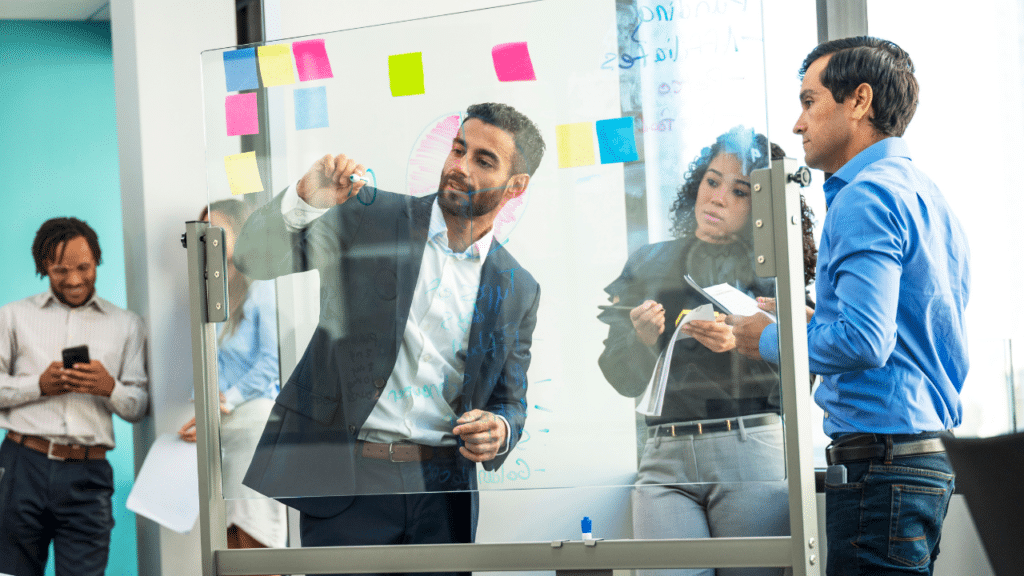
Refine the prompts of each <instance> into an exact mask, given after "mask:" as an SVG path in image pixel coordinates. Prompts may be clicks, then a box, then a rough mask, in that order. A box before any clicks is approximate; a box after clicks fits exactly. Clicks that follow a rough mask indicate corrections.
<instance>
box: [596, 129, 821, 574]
mask: <svg viewBox="0 0 1024 576" xmlns="http://www.w3.org/2000/svg"><path fill="white" fill-rule="evenodd" d="M782 155H783V153H782V150H781V149H780V148H778V147H777V146H775V145H774V144H771V145H769V142H768V140H767V138H765V137H764V136H763V135H761V134H756V133H755V132H754V131H753V130H750V129H748V128H743V127H742V126H737V127H735V128H733V129H731V130H729V131H728V132H726V133H725V134H722V135H721V136H719V137H718V138H717V139H716V140H715V143H714V144H712V145H711V146H709V147H707V148H704V149H703V151H702V152H701V154H700V156H698V157H697V158H696V159H695V160H694V161H693V163H691V164H690V166H689V171H688V172H687V173H686V176H685V181H684V183H683V185H682V186H681V187H680V189H679V195H678V197H677V198H676V201H675V202H674V204H673V205H672V223H673V226H672V233H673V235H674V236H675V239H673V240H669V241H667V242H659V243H656V244H650V245H647V246H644V247H642V248H640V249H639V250H637V251H636V252H635V253H634V254H632V255H631V256H630V258H629V261H628V262H627V263H626V266H625V268H624V269H623V271H622V274H621V275H620V276H619V277H618V278H617V279H616V280H615V281H614V282H612V283H611V284H610V285H608V287H607V288H605V291H606V292H607V293H608V295H609V299H610V300H611V301H612V303H615V304H619V305H620V306H619V307H616V308H609V309H607V310H605V311H604V312H602V313H601V314H600V316H599V318H600V319H601V320H602V321H603V322H605V323H607V324H608V325H609V333H608V339H607V340H605V349H604V352H603V353H602V354H601V357H600V359H599V361H598V362H599V364H600V366H601V370H602V372H604V375H605V378H607V380H608V382H609V383H610V384H611V385H612V386H613V387H614V388H615V390H617V391H618V392H619V393H620V394H622V395H624V396H629V397H639V396H640V395H642V394H643V393H644V392H645V390H646V389H647V386H648V383H649V382H650V381H651V375H652V373H653V371H654V369H655V365H656V363H657V360H658V357H659V355H660V354H661V353H662V351H664V350H665V348H666V346H667V344H668V340H669V338H671V337H672V335H673V334H674V333H675V323H674V322H678V320H677V318H681V317H682V315H683V312H684V311H685V310H689V309H693V308H697V307H698V306H700V305H702V304H706V303H707V302H706V300H705V299H704V298H703V297H702V296H701V295H700V294H699V293H698V292H697V291H696V290H694V289H693V288H691V287H690V286H689V284H688V283H687V281H686V280H685V276H686V275H689V276H691V278H692V279H693V280H694V281H695V282H696V283H697V284H699V285H700V286H702V287H709V286H713V285H717V284H723V283H725V284H729V285H731V286H733V287H735V288H738V289H739V290H741V291H743V292H745V293H746V294H748V295H749V296H751V297H766V298H770V297H773V296H774V281H773V280H772V279H770V278H758V277H757V276H756V275H755V274H754V253H753V246H752V242H751V237H752V227H751V222H750V209H751V199H750V194H751V185H750V173H751V171H752V170H754V169H757V168H764V167H767V166H768V165H769V158H770V157H782ZM801 207H802V209H803V211H804V214H803V217H804V248H805V251H804V256H805V257H804V260H805V262H804V267H805V280H806V282H807V283H809V282H811V281H812V280H813V276H814V262H815V260H816V254H815V250H814V239H813V236H812V235H811V213H810V210H809V209H807V207H806V205H804V204H803V200H802V199H801ZM623 305H624V306H627V307H629V308H628V309H623V308H621V306H623ZM680 333H681V335H685V336H689V338H686V337H683V338H681V339H679V340H678V341H677V342H676V343H675V345H674V350H673V353H672V356H671V359H670V360H669V362H670V364H669V376H668V384H667V387H666V390H665V395H664V400H663V407H662V410H661V412H660V414H656V415H648V416H646V424H647V426H648V428H647V437H648V438H647V441H646V444H645V446H644V449H643V454H642V456H641V459H640V463H639V466H638V473H637V479H636V485H635V487H634V490H633V529H634V537H636V538H641V539H660V538H706V537H739V536H778V535H786V534H788V533H789V502H788V498H787V483H786V481H785V477H786V474H785V463H784V448H783V431H782V419H781V413H782V408H781V400H780V397H779V377H778V375H777V374H776V372H775V371H774V370H773V369H772V367H771V366H770V365H769V364H767V363H765V362H763V361H753V360H749V359H747V358H745V357H743V356H741V355H740V354H739V353H737V352H736V350H735V347H736V343H735V339H734V338H733V334H732V327H731V326H729V325H727V324H726V323H725V322H724V316H721V317H719V318H717V319H716V320H714V321H693V322H690V323H689V324H687V325H685V326H683V327H682V328H681V329H680ZM668 572H671V573H672V574H674V575H675V574H678V575H682V574H686V575H697V574H700V575H702V576H710V575H712V574H714V573H715V571H714V570H679V571H658V576H664V574H665V573H668ZM717 573H718V575H719V576H726V575H728V576H738V575H744V576H754V575H757V576H762V575H764V576H767V575H775V574H781V573H782V569H781V568H745V569H719V570H718V572H717ZM645 576H646V575H645Z"/></svg>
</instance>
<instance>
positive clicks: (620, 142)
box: [596, 116, 640, 164]
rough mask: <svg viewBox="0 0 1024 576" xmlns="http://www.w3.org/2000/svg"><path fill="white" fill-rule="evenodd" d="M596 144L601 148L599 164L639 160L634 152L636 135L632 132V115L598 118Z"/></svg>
mask: <svg viewBox="0 0 1024 576" xmlns="http://www.w3.org/2000/svg"><path fill="white" fill-rule="evenodd" d="M596 127H597V144H598V148H599V149H600V150H601V164H612V163H615V162H632V161H634V160H639V159H640V156H639V155H638V154H637V152H636V136H635V135H634V132H633V117H632V116H626V117H624V118H611V119H608V120H598V121H597V123H596Z"/></svg>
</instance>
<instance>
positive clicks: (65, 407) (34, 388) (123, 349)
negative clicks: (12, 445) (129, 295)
mask: <svg viewBox="0 0 1024 576" xmlns="http://www.w3.org/2000/svg"><path fill="white" fill-rule="evenodd" d="M145 334H146V332H145V329H144V326H143V323H142V319H141V318H139V317H138V315H136V314H135V313H133V312H129V311H127V310H123V309H121V308H119V307H117V306H115V305H113V304H111V303H110V302H107V301H106V300H104V299H102V298H100V297H98V296H95V295H93V297H92V298H91V299H90V300H89V301H88V302H87V303H85V304H83V305H82V306H78V307H76V308H71V307H68V306H67V305H65V304H64V303H63V302H61V301H60V300H58V299H57V298H56V297H55V296H54V295H53V292H52V291H49V290H48V291H46V292H43V293H42V294H36V295H35V296H30V297H28V298H25V299H22V300H18V301H16V302H11V303H10V304H7V305H6V306H4V307H2V308H0V428H4V429H7V430H11V431H14V432H19V433H21V434H30V435H35V436H42V437H43V438H46V439H48V440H50V441H52V442H56V443H60V444H81V445H86V446H106V447H108V448H113V447H114V426H113V422H111V414H113V413H116V414H117V415H118V416H120V417H121V418H124V419H125V420H127V421H129V422H137V421H139V420H141V419H142V417H143V416H144V415H145V413H146V407H147V405H148V403H149V390H148V385H149V383H148V379H147V377H146V335H145ZM82 344H85V345H87V346H88V347H89V358H90V359H91V360H99V361H100V362H101V363H102V364H103V367H104V368H106V369H107V372H109V373H110V375H111V376H112V377H113V378H114V390H113V392H112V393H111V395H110V397H109V398H108V397H103V396H96V395H92V394H82V393H77V392H71V393H67V394H61V395H59V396H43V395H42V391H41V390H40V388H39V377H40V375H41V374H42V373H43V372H44V371H45V370H46V369H47V368H48V367H49V366H50V363H52V362H60V361H61V350H63V349H64V348H67V347H70V346H79V345H82Z"/></svg>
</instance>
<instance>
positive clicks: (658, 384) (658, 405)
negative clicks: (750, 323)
mask: <svg viewBox="0 0 1024 576" xmlns="http://www.w3.org/2000/svg"><path fill="white" fill-rule="evenodd" d="M714 319H715V309H714V307H712V306H711V304H703V305H701V306H698V307H696V308H694V309H693V310H691V311H690V313H689V314H687V315H686V316H684V317H683V319H682V320H681V321H680V322H679V325H678V326H676V329H675V332H673V333H672V338H671V339H670V340H669V341H668V346H666V347H665V350H664V351H663V352H662V353H661V355H660V356H658V362H657V363H656V364H655V365H654V372H653V373H652V374H651V381H650V382H648V383H647V390H645V391H644V395H643V396H642V397H641V398H640V403H639V404H637V407H636V411H637V412H638V413H640V414H643V415H644V416H655V417H657V416H661V409H662V407H663V406H664V403H665V389H666V388H667V387H668V374H669V371H670V370H671V367H672V352H673V350H675V346H676V340H682V339H684V338H692V336H688V335H686V334H683V333H682V332H681V331H680V329H681V328H682V327H683V326H685V325H687V324H689V323H690V322H693V321H694V320H714Z"/></svg>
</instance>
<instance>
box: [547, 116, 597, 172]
mask: <svg viewBox="0 0 1024 576" xmlns="http://www.w3.org/2000/svg"><path fill="white" fill-rule="evenodd" d="M555 137H556V139H557V140H558V167H559V168H572V167H574V166H590V165H591V164H593V163H594V123H593V122H578V123H576V124H561V125H559V126H556V127H555Z"/></svg>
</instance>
